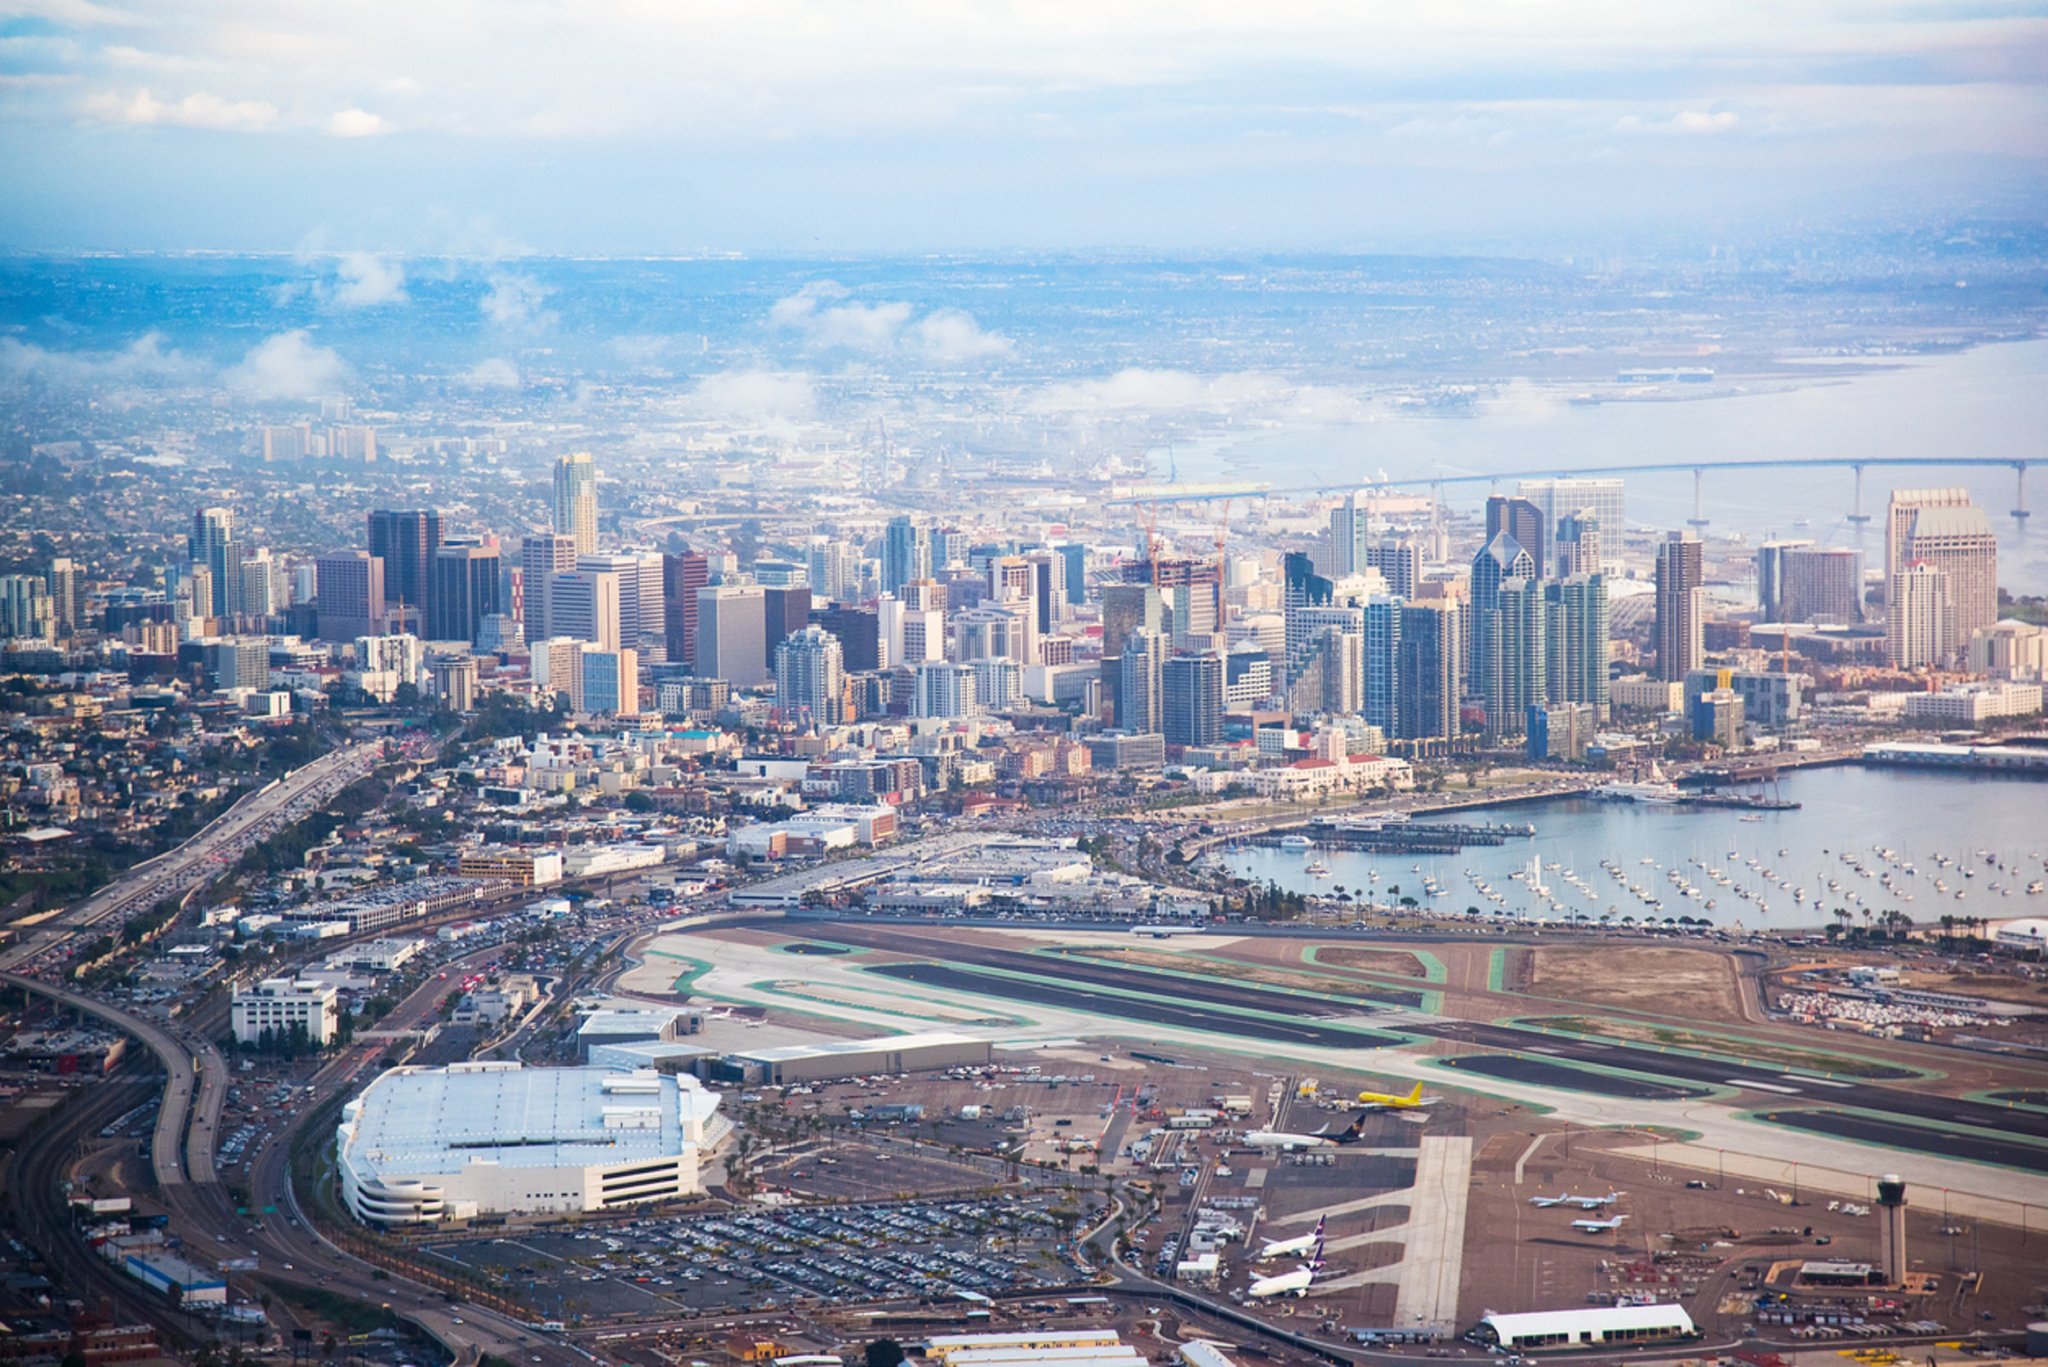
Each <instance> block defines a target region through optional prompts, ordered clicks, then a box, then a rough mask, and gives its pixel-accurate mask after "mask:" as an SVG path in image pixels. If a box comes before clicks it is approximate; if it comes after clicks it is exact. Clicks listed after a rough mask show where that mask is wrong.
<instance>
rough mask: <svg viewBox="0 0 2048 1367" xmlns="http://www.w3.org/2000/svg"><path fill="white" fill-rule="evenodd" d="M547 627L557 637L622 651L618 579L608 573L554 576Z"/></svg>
mask: <svg viewBox="0 0 2048 1367" xmlns="http://www.w3.org/2000/svg"><path fill="white" fill-rule="evenodd" d="M548 626H549V628H550V629H551V630H552V632H553V634H554V635H556V636H568V637H572V638H574V639H576V640H578V641H588V642H590V643H591V644H592V645H594V646H597V647H599V648H600V649H603V650H617V649H619V647H620V645H621V644H622V642H623V639H624V638H623V635H622V633H621V632H620V629H619V576H617V575H616V574H612V573H610V572H609V571H606V570H570V571H568V572H567V573H565V574H557V575H555V576H554V581H553V582H552V583H551V584H549V586H548Z"/></svg>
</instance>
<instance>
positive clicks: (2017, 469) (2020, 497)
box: [2012, 460, 2033, 522]
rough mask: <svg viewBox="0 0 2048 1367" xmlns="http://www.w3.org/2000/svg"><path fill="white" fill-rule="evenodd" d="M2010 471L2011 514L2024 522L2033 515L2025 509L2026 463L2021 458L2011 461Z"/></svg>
mask: <svg viewBox="0 0 2048 1367" xmlns="http://www.w3.org/2000/svg"><path fill="white" fill-rule="evenodd" d="M2012 471H2013V494H2012V498H2013V503H2012V515H2013V516H2014V517H2016V518H2019V519H2020V520H2021V521H2023V522H2024V521H2025V520H2026V519H2028V518H2030V517H2032V516H2033V514H2032V513H2030V512H2028V511H2027V463H2026V462H2025V461H2023V460H2016V461H2014V462H2013V463H2012Z"/></svg>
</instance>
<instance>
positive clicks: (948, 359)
mask: <svg viewBox="0 0 2048 1367" xmlns="http://www.w3.org/2000/svg"><path fill="white" fill-rule="evenodd" d="M851 295H852V291H850V290H848V289H847V288H846V287H845V286H844V285H841V284H840V283H839V282H838V281H836V280H816V281H813V282H811V283H810V284H808V285H805V286H804V287H803V288H802V289H800V290H798V291H797V292H796V293H795V294H792V295H788V296H786V297H785V298H782V299H778V300H776V301H775V303H774V305H773V306H772V307H771V308H770V309H769V310H768V322H769V324H770V325H771V326H773V327H775V328H776V329H778V330H780V331H783V332H788V333H793V334H795V335H796V337H797V338H798V340H799V342H800V343H801V344H802V345H803V347H804V348H805V349H806V350H809V351H820V352H831V351H837V352H850V353H852V354H855V355H858V356H865V357H876V358H879V357H884V356H891V355H900V356H903V357H906V358H908V359H912V360H921V361H924V362H926V363H928V364H931V365H940V366H953V365H963V364H967V363H970V362H974V361H987V360H993V359H995V358H996V357H999V356H1008V355H1011V354H1012V353H1013V352H1014V351H1015V350H1016V348H1015V346H1014V345H1013V344H1012V343H1011V341H1010V339H1009V338H1007V337H1004V336H1001V335H1000V334H997V333H993V332H987V331H984V330H983V328H982V326H981V324H980V323H978V322H976V321H975V318H974V315H973V314H971V313H968V312H966V311H965V310H962V309H955V308H944V309H936V310H934V311H933V312H931V313H928V314H926V315H925V316H924V317H922V318H916V314H917V309H916V307H915V306H914V305H911V304H907V303H903V302H901V301H890V302H885V303H878V304H862V303H856V302H850V300H851ZM913 318H916V321H915V322H913V321H912V319H913Z"/></svg>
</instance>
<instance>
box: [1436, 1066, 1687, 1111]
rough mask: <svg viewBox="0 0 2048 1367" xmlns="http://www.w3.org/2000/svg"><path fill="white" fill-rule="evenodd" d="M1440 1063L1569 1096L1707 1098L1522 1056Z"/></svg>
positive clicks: (1659, 1083) (1662, 1085) (1656, 1098)
mask: <svg viewBox="0 0 2048 1367" xmlns="http://www.w3.org/2000/svg"><path fill="white" fill-rule="evenodd" d="M1443 1062H1444V1064H1445V1066H1446V1067H1450V1068H1456V1069H1457V1070H1458V1071H1460V1072H1465V1073H1481V1074H1484V1075H1485V1076H1487V1077H1497V1078H1502V1079H1504V1080H1506V1081H1508V1082H1532V1083H1534V1084H1536V1085H1537V1086H1538V1087H1561V1088H1563V1089H1565V1090H1566V1091H1571V1092H1589V1093H1591V1094H1593V1095H1594V1096H1619V1097H1627V1098H1629V1099H1630V1100H1633V1101H1684V1100H1687V1099H1688V1098H1692V1097H1702V1096H1705V1095H1706V1094H1707V1093H1706V1090H1705V1089H1704V1088H1700V1087H1676V1086H1673V1085H1671V1084H1669V1083H1664V1082H1645V1081H1643V1080H1642V1079H1640V1078H1630V1077H1616V1076H1615V1075H1613V1074H1612V1073H1594V1072H1588V1071H1587V1070H1585V1069H1583V1068H1569V1067H1566V1066H1565V1065H1564V1064H1562V1063H1551V1062H1549V1061H1547V1060H1544V1059H1540V1058H1530V1057H1528V1056H1527V1055H1526V1054H1467V1055H1466V1056H1464V1057H1463V1058H1449V1059H1445V1060H1444V1061H1443Z"/></svg>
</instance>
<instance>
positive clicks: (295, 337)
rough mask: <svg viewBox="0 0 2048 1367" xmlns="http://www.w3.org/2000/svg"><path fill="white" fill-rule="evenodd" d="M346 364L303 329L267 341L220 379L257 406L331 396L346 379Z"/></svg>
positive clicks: (265, 339) (250, 352)
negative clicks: (274, 401)
mask: <svg viewBox="0 0 2048 1367" xmlns="http://www.w3.org/2000/svg"><path fill="white" fill-rule="evenodd" d="M349 373H350V372H349V368H348V363H347V362H346V361H344V360H342V359H341V357H340V355H339V354H338V353H336V352H335V351H334V349H333V348H332V347H324V346H320V345H319V344H317V343H316V342H314V341H313V338H312V335H311V334H310V333H308V332H307V331H306V330H305V329H304V328H298V329H295V330H293V331H291V332H280V333H278V334H277V335H276V336H273V337H266V338H264V339H263V340H262V341H261V342H258V343H257V344H256V345H255V346H253V347H251V348H250V349H249V353H248V355H246V356H244V357H243V358H242V359H241V361H240V362H238V363H237V364H235V365H233V366H231V367H229V368H228V369H227V370H226V371H224V372H223V373H222V375H221V380H222V382H223V383H225V384H226V385H227V387H228V388H230V389H232V390H234V391H235V392H236V393H238V394H240V395H242V396H243V397H244V398H248V399H253V400H255V401H257V402H259V403H262V402H266V401H269V400H274V399H311V398H315V397H317V396H319V395H321V394H331V393H333V392H334V391H335V390H337V389H339V388H340V387H341V386H342V385H343V384H344V383H346V382H347V380H348V378H349Z"/></svg>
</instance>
